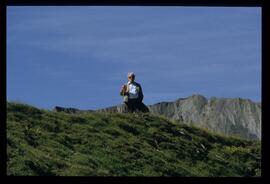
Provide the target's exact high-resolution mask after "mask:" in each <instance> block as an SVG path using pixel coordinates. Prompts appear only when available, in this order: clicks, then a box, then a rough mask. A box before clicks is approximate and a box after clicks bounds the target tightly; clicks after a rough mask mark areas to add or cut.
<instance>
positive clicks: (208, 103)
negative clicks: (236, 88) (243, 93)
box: [148, 95, 261, 139]
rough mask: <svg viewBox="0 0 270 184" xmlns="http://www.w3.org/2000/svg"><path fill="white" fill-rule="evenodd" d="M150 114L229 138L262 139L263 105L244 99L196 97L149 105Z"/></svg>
mask: <svg viewBox="0 0 270 184" xmlns="http://www.w3.org/2000/svg"><path fill="white" fill-rule="evenodd" d="M148 108H149V110H150V112H151V113H152V114H156V115H163V116H165V117H167V118H169V119H171V120H175V121H179V122H181V123H186V124H190V125H196V126H199V127H202V128H206V129H209V130H212V131H215V132H219V133H223V134H226V135H236V136H240V137H242V138H246V139H261V105H260V104H259V103H255V102H252V101H250V100H247V99H241V98H234V99H230V98H215V97H213V98H210V99H209V100H207V99H206V98H205V97H204V96H201V95H193V96H191V97H188V98H182V99H178V100H176V101H175V102H162V103H158V104H154V105H150V106H148Z"/></svg>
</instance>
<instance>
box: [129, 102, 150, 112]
mask: <svg viewBox="0 0 270 184" xmlns="http://www.w3.org/2000/svg"><path fill="white" fill-rule="evenodd" d="M125 104H126V106H127V108H128V112H149V110H148V108H147V107H146V106H145V105H144V104H143V103H142V102H141V101H140V100H139V99H128V102H125Z"/></svg>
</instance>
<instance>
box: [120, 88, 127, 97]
mask: <svg viewBox="0 0 270 184" xmlns="http://www.w3.org/2000/svg"><path fill="white" fill-rule="evenodd" d="M120 95H121V96H125V95H128V92H127V86H126V85H123V86H122V88H121V91H120Z"/></svg>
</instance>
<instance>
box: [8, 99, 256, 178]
mask: <svg viewBox="0 0 270 184" xmlns="http://www.w3.org/2000/svg"><path fill="white" fill-rule="evenodd" d="M260 151H261V148H260V142H259V141H251V140H242V139H239V138H235V137H225V136H221V135H219V134H214V133H210V132H208V131H206V130H203V129H199V128H196V127H194V126H189V125H186V124H179V123H176V122H174V121H169V120H167V119H166V118H164V117H161V116H154V115H151V114H120V113H101V112H81V113H74V114H70V113H65V112H52V111H49V110H41V109H38V108H35V107H33V106H30V105H26V104H18V103H7V174H8V175H61V176H66V175H68V176H260V175H261V153H260Z"/></svg>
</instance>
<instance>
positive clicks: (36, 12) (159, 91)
mask: <svg viewBox="0 0 270 184" xmlns="http://www.w3.org/2000/svg"><path fill="white" fill-rule="evenodd" d="M130 71H133V72H135V74H136V75H137V76H136V79H137V82H139V83H140V84H141V85H142V88H143V91H144V96H145V99H144V102H145V103H146V104H154V103H157V102H161V101H174V100H176V99H178V98H183V97H188V96H191V95H192V94H202V95H204V96H206V97H207V98H210V97H212V96H215V97H225V98H235V97H240V98H248V99H251V100H253V101H261V8H259V7H136V6H135V7H117V6H111V7H110V6H108V7H102V6H96V7H95V6H92V7H91V6H88V7H87V6H84V7H80V6H75V7H61V6H59V7H53V6H47V7H46V6H44V7H43V6H39V7H38V6H36V7H35V6H33V7H27V6H21V7H16V6H13V7H12V6H11V7H8V9H7V100H8V101H11V100H16V101H21V102H25V103H28V104H32V105H34V106H37V107H40V108H47V109H52V108H53V107H54V106H56V105H58V106H65V107H75V108H80V109H98V108H103V107H108V106H112V105H116V104H120V103H121V102H122V99H121V97H120V95H119V90H120V86H121V85H122V84H123V83H125V82H126V75H127V73H128V72H130Z"/></svg>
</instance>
